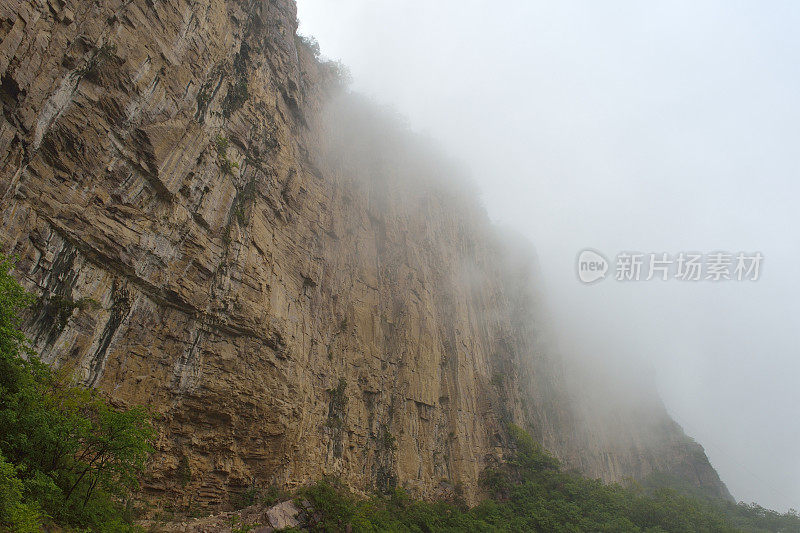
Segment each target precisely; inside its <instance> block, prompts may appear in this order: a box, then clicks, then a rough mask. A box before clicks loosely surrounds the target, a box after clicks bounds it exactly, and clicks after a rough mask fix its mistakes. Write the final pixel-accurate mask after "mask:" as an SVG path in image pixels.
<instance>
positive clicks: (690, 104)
mask: <svg viewBox="0 0 800 533" xmlns="http://www.w3.org/2000/svg"><path fill="white" fill-rule="evenodd" d="M298 4H299V6H298V7H299V14H298V16H299V19H300V22H301V25H300V31H301V33H304V34H310V35H314V36H315V37H316V38H317V39H318V40H319V43H320V45H321V48H322V53H323V55H325V56H327V57H329V58H334V59H341V60H342V61H343V62H344V63H345V64H346V65H347V66H348V67H349V69H350V71H351V74H352V77H353V88H354V89H355V90H357V91H359V92H362V93H365V94H366V95H368V96H370V97H372V98H373V99H374V100H376V101H378V102H381V103H385V104H387V105H390V106H392V107H393V108H394V109H395V110H396V111H397V112H398V113H399V114H401V115H402V116H404V117H406V119H407V121H408V123H409V125H410V127H411V128H412V129H414V130H416V131H419V132H421V133H423V134H425V135H427V136H429V137H431V138H432V139H434V140H435V142H436V143H438V144H439V145H440V146H441V147H442V149H443V150H444V151H445V152H446V153H447V155H448V156H449V157H451V158H453V159H455V160H457V161H459V164H460V165H462V166H463V168H466V169H468V171H469V174H470V175H471V177H472V179H473V181H474V183H475V185H476V188H477V189H478V190H479V193H480V195H481V199H482V202H483V204H484V205H485V207H486V209H487V211H488V213H489V216H490V217H491V218H492V219H493V220H495V221H496V222H497V223H498V224H501V225H504V226H508V227H510V228H512V229H513V230H514V231H516V232H518V233H520V234H522V235H524V236H525V238H526V239H528V240H530V241H531V242H532V243H533V244H534V246H535V247H536V250H537V256H538V259H539V263H540V268H541V271H542V276H543V278H544V283H543V286H542V287H540V289H541V290H542V291H543V293H544V297H545V298H546V300H547V302H548V307H549V309H550V310H551V313H552V320H553V322H554V323H555V324H557V325H558V330H559V332H560V338H559V342H560V344H561V345H562V346H563V348H564V349H565V350H567V351H577V352H581V353H583V354H587V357H589V356H592V357H600V358H602V357H607V356H610V355H611V354H613V356H614V357H615V358H622V359H623V360H624V361H627V362H629V365H628V366H630V367H631V368H634V369H637V370H636V372H640V370H639V369H641V368H643V367H644V368H646V369H647V371H646V372H642V374H643V375H642V380H643V381H645V380H649V379H652V380H653V381H654V382H655V383H656V384H657V387H658V390H659V392H660V394H661V396H662V398H663V400H664V403H665V405H666V406H667V409H668V410H669V412H670V413H671V414H672V416H673V417H674V418H675V419H676V420H677V421H678V422H679V423H680V424H681V425H682V426H683V427H684V429H685V430H686V432H687V433H688V434H689V435H691V436H693V437H694V438H695V439H696V440H697V441H698V442H700V443H701V444H702V445H703V446H704V447H705V448H706V451H707V453H708V455H709V458H710V459H711V462H712V464H713V465H714V466H715V467H716V468H717V470H718V471H719V473H720V476H721V477H722V479H723V481H724V482H725V483H726V484H727V485H728V488H729V489H730V491H731V492H732V493H733V495H734V497H736V498H737V499H738V500H744V501H748V502H750V501H757V502H759V503H761V504H762V505H765V506H768V507H771V508H774V509H778V510H782V511H783V510H786V509H788V508H790V507H795V508H798V507H800V454H798V442H800V412H798V411H800V386H799V385H800V384H799V383H798V381H800V379H799V378H800V361H799V360H798V355H800V353H798V352H799V351H800V350H798V347H799V346H800V327H798V326H800V319H798V317H800V309H799V308H800V304H799V303H798V302H800V281H799V280H798V274H797V265H798V263H799V262H800V223H799V222H800V220H798V219H800V216H798V210H797V207H796V203H797V201H798V193H800V184H799V183H800V180H798V177H799V176H798V174H799V173H798V170H800V168H799V167H800V157H798V147H800V100H798V97H797V95H798V94H799V93H800V62H798V61H797V58H798V56H799V55H800V34H798V33H797V31H796V28H797V27H798V25H800V4H797V3H793V2H769V3H762V2H748V3H745V2H732V1H719V2H710V1H706V2H699V3H698V2H670V3H663V4H655V3H650V2H648V3H642V2H633V1H630V2H613V3H610V2H604V3H600V2H589V1H586V2H531V1H528V0H518V1H498V2H491V3H490V2H478V1H474V0H461V1H455V0H438V1H436V2H429V1H423V0H406V1H404V2H400V1H389V0H338V1H336V2H331V1H330V0H299V1H298ZM585 248H592V249H595V250H598V251H600V252H601V253H603V255H605V257H606V258H608V259H609V260H610V261H611V263H612V265H611V269H612V270H611V272H609V276H608V277H607V279H604V280H602V281H599V282H597V283H594V284H591V285H585V284H582V283H581V282H580V281H579V280H578V278H577V276H576V257H577V254H578V253H579V252H580V251H581V250H583V249H585ZM623 251H638V252H643V253H649V252H656V253H659V254H660V253H662V252H666V253H669V254H672V255H676V254H678V253H679V252H690V251H696V252H703V253H711V252H716V251H728V252H731V253H736V252H739V251H743V252H748V253H750V252H757V251H758V252H761V253H762V254H763V256H764V261H763V263H762V265H761V267H762V268H761V273H760V278H759V279H758V280H757V281H721V282H712V281H698V282H680V281H677V280H675V279H669V280H667V281H658V280H651V281H638V282H634V281H631V282H622V281H617V280H616V279H614V272H613V268H614V267H613V263H614V259H615V257H616V255H617V254H618V253H620V252H623ZM646 374H650V376H647V375H646Z"/></svg>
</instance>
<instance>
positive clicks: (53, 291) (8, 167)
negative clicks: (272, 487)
mask: <svg viewBox="0 0 800 533" xmlns="http://www.w3.org/2000/svg"><path fill="white" fill-rule="evenodd" d="M296 27H297V23H296V11H295V6H294V3H293V1H292V0H226V1H222V0H213V1H212V0H109V1H104V2H90V1H86V0H1V1H0V102H1V103H2V109H3V114H2V117H0V199H1V200H0V205H1V206H2V220H1V221H0V224H2V229H0V248H2V251H3V252H4V253H13V254H17V255H18V256H19V262H18V268H17V273H18V275H19V276H20V277H21V279H22V281H23V283H24V284H25V285H26V286H27V287H28V288H29V289H31V290H33V291H34V292H35V293H36V294H37V295H39V299H38V301H37V304H36V305H35V306H34V308H33V309H32V310H31V311H30V312H29V316H28V317H27V321H26V329H27V333H28V334H29V336H30V338H31V339H32V340H33V342H34V344H35V347H36V349H37V350H38V351H39V353H41V354H42V357H43V358H44V359H45V360H46V361H47V362H49V363H52V364H56V365H61V366H67V367H69V368H72V369H73V370H74V371H75V373H76V375H77V376H78V378H79V379H80V380H82V381H83V382H84V383H86V384H88V385H91V386H94V387H97V388H99V389H101V390H102V391H104V392H105V393H106V394H107V395H108V396H109V397H110V398H112V399H113V401H115V402H117V403H119V404H126V403H139V404H147V405H149V406H151V407H152V409H153V410H154V412H156V413H157V415H158V427H159V438H158V441H157V443H156V453H155V454H154V456H153V458H152V461H151V464H150V465H149V469H148V473H147V479H146V480H145V484H144V492H145V494H146V495H148V496H149V497H151V498H157V497H161V498H165V499H169V500H172V501H174V502H175V503H178V504H180V505H186V506H188V505H190V504H192V503H201V504H207V505H212V506H221V507H222V506H225V505H227V503H228V502H229V501H230V499H231V497H232V496H231V495H233V494H236V493H238V492H242V491H244V490H246V489H247V488H248V487H251V486H253V485H262V486H264V485H269V484H272V483H276V484H280V485H284V486H287V487H292V486H296V485H298V484H301V483H305V482H308V481H311V480H314V479H317V478H319V477H320V476H322V475H324V474H332V475H337V476H340V477H341V478H343V479H344V480H346V481H347V482H348V483H349V484H350V485H351V486H353V487H354V488H356V489H361V490H373V489H379V490H380V489H386V488H389V487H392V486H394V485H395V484H398V485H402V486H405V487H407V488H408V489H409V490H410V491H412V492H413V493H415V494H417V495H419V496H422V497H431V498H433V497H440V496H448V495H452V494H453V493H462V494H463V496H464V497H465V498H466V499H467V500H468V501H475V500H476V499H478V498H479V496H480V490H479V487H478V483H477V480H478V477H479V475H480V472H481V471H482V469H483V468H484V467H485V466H486V465H487V464H489V463H491V462H492V461H496V460H499V459H501V458H502V456H503V453H504V451H505V446H506V445H507V437H506V431H505V427H506V426H505V424H506V422H508V421H514V422H516V423H518V424H521V425H526V426H528V427H530V428H531V430H532V432H533V433H534V435H535V436H536V438H537V439H539V440H540V441H541V442H542V443H543V444H544V445H545V446H546V447H547V448H548V449H550V450H551V451H553V452H554V453H555V454H556V455H558V456H559V457H560V458H561V459H563V460H564V461H565V462H566V463H567V464H568V465H570V466H572V467H575V468H578V469H580V470H582V471H583V472H585V473H586V474H587V475H591V476H596V477H602V478H603V479H606V480H620V479H624V478H627V477H636V478H640V477H644V476H646V475H648V474H649V473H650V472H654V471H666V472H670V473H673V474H676V475H679V476H681V477H682V478H684V479H685V480H687V481H688V482H690V483H693V484H695V485H698V486H700V487H703V488H705V489H706V490H708V491H709V492H711V493H714V494H717V495H721V496H727V491H726V489H725V487H724V485H723V484H722V483H721V482H720V480H719V477H718V476H717V474H716V472H715V471H714V470H713V468H712V467H711V465H710V464H709V463H708V460H707V459H706V456H705V454H704V452H703V450H702V448H701V447H700V446H699V445H697V444H695V443H694V442H693V441H691V440H690V439H689V438H688V437H686V436H685V435H684V434H683V432H682V430H681V429H680V428H679V427H678V426H677V425H676V424H675V423H674V422H672V421H671V420H670V419H669V417H668V415H667V414H666V412H665V411H664V409H663V407H661V406H660V405H659V404H658V402H657V400H653V401H652V402H651V403H647V402H645V403H644V404H641V403H640V404H638V405H637V407H636V408H633V407H631V406H629V405H616V404H612V403H603V402H602V401H585V400H584V399H582V395H581V394H578V393H577V392H576V389H575V388H572V387H570V386H568V382H569V381H570V378H569V376H568V375H567V372H566V371H565V366H564V365H563V364H562V362H561V360H560V359H559V357H558V356H557V354H556V351H555V350H554V349H553V348H552V345H551V344H549V343H547V342H545V341H544V339H545V338H546V335H545V334H544V333H543V332H542V326H541V321H540V320H539V319H538V311H537V301H536V300H537V297H536V292H535V289H536V286H537V282H538V281H537V279H536V275H535V269H533V268H532V263H531V261H530V260H529V259H526V257H525V256H524V254H521V253H519V252H518V251H517V250H515V249H514V247H513V246H511V245H509V244H508V243H507V242H506V241H505V240H504V238H503V237H502V236H501V235H499V234H498V233H497V232H496V231H495V230H494V229H493V228H492V227H491V225H490V224H489V222H488V220H487V218H486V215H485V214H484V213H483V211H482V210H481V208H480V207H479V205H478V203H477V201H476V200H475V195H474V194H472V193H471V191H469V190H468V189H465V186H464V185H463V182H460V181H459V180H458V179H457V176H458V172H457V171H456V170H454V169H453V168H452V165H449V164H448V163H447V162H446V161H443V160H442V158H440V157H439V156H437V155H436V154H435V153H434V152H433V151H432V150H430V149H429V148H428V147H426V146H425V143H424V142H422V141H421V140H419V139H415V138H414V137H413V136H411V135H409V134H407V133H406V132H404V131H403V129H402V128H400V127H399V126H397V125H395V124H394V123H393V121H392V120H391V119H390V118H387V117H385V116H383V114H382V113H381V112H380V111H377V110H375V109H373V108H371V106H369V105H367V104H364V103H363V102H360V101H359V100H358V98H357V97H354V96H352V95H346V94H340V91H339V74H340V73H339V70H338V68H337V66H336V65H332V64H330V63H326V62H324V61H320V60H318V58H316V57H315V54H314V51H313V49H312V47H309V46H308V45H307V44H306V43H305V42H304V41H303V40H302V39H300V38H298V37H297V36H296V34H295V32H296ZM643 405H646V407H644V406H643Z"/></svg>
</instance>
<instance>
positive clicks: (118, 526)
mask: <svg viewBox="0 0 800 533" xmlns="http://www.w3.org/2000/svg"><path fill="white" fill-rule="evenodd" d="M11 267H12V262H11V261H10V260H8V259H7V258H5V257H0V454H1V455H0V458H2V460H1V461H0V470H2V474H1V475H0V487H2V488H0V491H1V492H2V496H0V521H2V523H3V525H4V526H5V527H8V528H10V529H11V530H19V531H25V530H26V528H28V527H29V525H30V524H31V523H33V522H37V521H41V520H42V519H43V518H44V517H45V516H46V517H47V519H48V520H52V521H54V522H55V523H57V524H60V525H66V526H73V527H80V528H90V529H92V530H95V531H123V530H125V529H126V528H128V527H129V524H127V523H126V516H127V514H129V513H126V505H125V504H126V501H127V500H128V498H129V496H130V492H131V490H132V489H134V488H136V486H137V478H138V474H139V473H140V472H141V470H142V469H143V468H144V461H145V459H146V457H147V455H148V453H149V452H150V450H151V448H150V444H149V441H150V440H151V439H152V437H153V427H152V425H151V423H150V416H149V414H148V413H147V412H146V411H145V410H144V409H142V408H140V407H134V408H130V409H116V408H114V407H112V406H111V405H109V404H108V403H107V402H106V401H105V400H104V399H103V398H101V397H100V395H99V394H98V393H97V392H96V391H94V390H91V389H87V388H84V387H80V386H77V385H75V384H74V381H73V380H72V378H71V376H69V374H68V373H67V372H65V371H63V370H62V371H53V370H51V369H50V367H48V366H47V365H45V364H44V363H42V362H41V361H39V359H38V358H36V357H35V355H34V354H33V353H32V351H31V349H30V348H29V346H28V343H27V341H26V340H25V337H24V335H23V334H22V332H21V331H20V319H19V312H20V311H21V310H22V309H23V308H24V307H25V306H26V305H28V304H29V303H30V302H31V296H30V295H28V294H27V293H26V292H25V291H24V290H23V289H22V287H21V286H20V285H19V284H18V283H17V282H16V280H14V278H13V277H11V275H10V274H9V270H10V269H11ZM23 356H24V357H23ZM39 509H41V512H40V511H39Z"/></svg>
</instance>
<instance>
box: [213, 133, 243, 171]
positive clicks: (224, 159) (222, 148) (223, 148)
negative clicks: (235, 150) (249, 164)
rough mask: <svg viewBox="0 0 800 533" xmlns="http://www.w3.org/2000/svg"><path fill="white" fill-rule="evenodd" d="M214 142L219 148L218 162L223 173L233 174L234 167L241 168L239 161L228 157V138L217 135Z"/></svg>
mask: <svg viewBox="0 0 800 533" xmlns="http://www.w3.org/2000/svg"><path fill="white" fill-rule="evenodd" d="M214 144H215V146H216V148H217V164H219V168H220V169H221V170H222V173H223V174H228V175H232V174H233V171H234V169H237V168H239V163H237V162H236V161H231V160H230V159H229V158H228V145H229V144H230V143H229V141H228V138H227V137H224V136H222V135H217V138H216V140H215V142H214Z"/></svg>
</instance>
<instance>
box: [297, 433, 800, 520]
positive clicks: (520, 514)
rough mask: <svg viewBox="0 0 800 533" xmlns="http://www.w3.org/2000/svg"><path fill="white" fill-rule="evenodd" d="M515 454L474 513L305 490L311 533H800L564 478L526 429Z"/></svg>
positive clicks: (722, 507) (751, 515)
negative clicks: (313, 516)
mask: <svg viewBox="0 0 800 533" xmlns="http://www.w3.org/2000/svg"><path fill="white" fill-rule="evenodd" d="M507 434H508V436H509V440H510V444H511V446H510V447H511V448H512V449H513V453H512V454H511V457H510V458H509V459H508V461H506V462H505V463H503V464H501V465H498V466H496V467H494V468H492V469H487V471H486V472H484V475H483V476H482V478H481V481H482V483H483V485H484V487H485V488H486V490H487V491H488V492H489V493H490V494H491V496H492V497H491V498H490V499H487V500H485V501H483V502H482V503H481V504H479V505H478V506H476V507H473V508H472V509H467V508H465V507H460V506H459V505H456V504H454V503H447V502H432V503H428V502H420V501H415V500H412V499H411V498H409V497H408V495H407V494H406V493H405V492H403V490H402V489H395V490H394V491H393V493H392V494H391V495H389V496H387V497H382V496H375V497H372V498H369V499H366V500H364V499H358V498H356V497H355V496H353V495H352V494H351V493H350V492H348V491H347V489H346V488H345V487H343V486H342V485H341V484H339V483H338V482H336V481H332V480H323V481H322V482H320V483H318V484H316V485H314V486H312V487H309V488H306V489H303V490H302V491H301V493H300V496H302V497H304V498H306V499H308V500H309V501H310V502H311V503H312V505H313V507H314V509H315V510H316V511H317V512H319V513H320V516H321V518H320V520H319V521H318V522H316V523H314V524H312V525H311V526H309V529H310V530H311V531H320V532H334V531H344V530H345V529H346V528H347V526H348V525H349V526H350V527H351V528H352V531H354V532H377V531H389V532H395V531H396V532H400V531H412V532H423V531H424V532H436V531H487V532H488V531H542V532H576V533H577V532H583V531H605V532H618V531H625V532H647V533H665V532H719V533H724V532H734V531H787V532H788V531H800V518H799V517H798V516H797V514H796V513H795V512H794V511H790V512H789V513H787V514H783V515H782V514H779V513H776V512H774V511H769V510H766V509H763V508H761V507H759V506H756V505H753V506H748V505H744V504H738V505H735V504H732V503H728V502H723V501H714V500H709V499H707V498H701V497H694V496H691V495H686V494H681V493H680V492H678V491H676V490H674V489H671V488H667V487H663V486H662V487H659V486H658V485H657V482H656V480H655V479H653V480H651V482H650V483H649V485H648V486H646V487H645V486H643V485H637V486H634V487H622V486H620V485H606V484H604V483H602V482H601V481H599V480H593V479H587V478H584V477H582V476H580V475H578V474H574V473H569V472H564V471H562V470H561V468H560V465H559V462H558V460H557V459H555V458H554V457H553V456H552V455H550V454H548V453H547V452H546V451H544V450H543V449H542V448H541V446H539V444H538V443H537V442H536V441H535V440H534V439H533V438H532V437H531V436H530V435H529V434H528V433H527V432H526V431H524V430H523V429H522V428H520V427H518V426H514V425H509V426H508V428H507Z"/></svg>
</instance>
